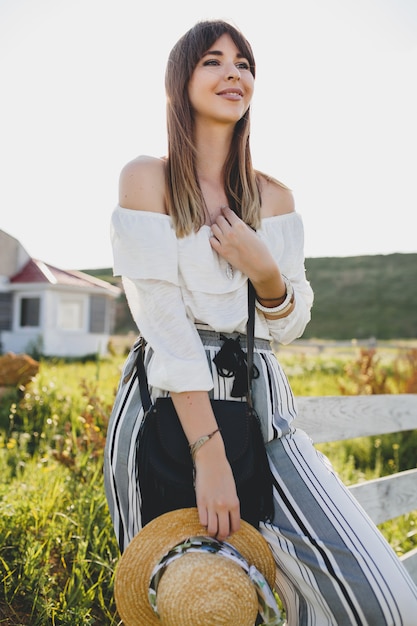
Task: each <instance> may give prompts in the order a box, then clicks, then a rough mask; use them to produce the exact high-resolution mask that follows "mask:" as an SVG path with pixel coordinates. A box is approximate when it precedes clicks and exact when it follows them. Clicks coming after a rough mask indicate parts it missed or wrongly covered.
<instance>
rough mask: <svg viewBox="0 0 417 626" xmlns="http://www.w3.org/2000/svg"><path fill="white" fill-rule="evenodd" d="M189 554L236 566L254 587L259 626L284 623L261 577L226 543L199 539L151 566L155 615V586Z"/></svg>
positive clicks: (254, 568)
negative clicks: (217, 557)
mask: <svg viewBox="0 0 417 626" xmlns="http://www.w3.org/2000/svg"><path fill="white" fill-rule="evenodd" d="M191 552H199V553H209V554H218V555H220V556H223V557H225V558H226V559H228V560H230V561H233V562H234V563H236V564H237V565H239V566H240V567H241V568H242V569H243V570H244V572H246V574H247V575H248V576H249V579H250V580H251V582H252V583H253V585H254V587H255V590H256V593H257V595H258V610H259V614H260V615H261V617H262V619H263V626H282V625H283V624H284V623H285V622H284V619H283V618H282V617H281V613H280V611H279V609H278V606H277V603H276V599H275V596H274V594H273V592H272V590H271V588H270V586H269V585H268V582H267V581H266V579H265V577H264V576H263V574H262V573H261V572H260V571H259V570H258V569H257V568H256V567H255V566H254V565H249V563H248V562H247V561H246V559H244V558H243V556H242V555H241V554H240V552H239V551H238V550H236V548H234V547H233V546H232V545H231V544H230V543H227V542H225V541H218V540H217V539H214V538H212V537H203V536H196V537H189V538H188V539H185V540H184V541H182V542H180V543H178V544H177V545H176V546H174V547H173V548H172V549H171V550H169V551H168V552H167V553H166V554H165V555H164V556H163V557H162V558H161V559H160V560H159V562H158V563H157V564H156V565H155V567H154V569H153V571H152V575H151V580H150V583H149V602H150V604H151V606H152V608H153V610H154V611H155V613H156V614H157V615H158V608H157V594H158V585H159V582H160V580H161V578H162V576H163V574H164V572H165V571H166V569H167V567H168V566H169V565H170V564H171V563H173V562H174V561H176V560H177V559H179V558H180V557H181V556H183V555H184V554H187V553H191Z"/></svg>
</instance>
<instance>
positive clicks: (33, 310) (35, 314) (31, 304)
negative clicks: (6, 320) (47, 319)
mask: <svg viewBox="0 0 417 626" xmlns="http://www.w3.org/2000/svg"><path fill="white" fill-rule="evenodd" d="M40 310H41V299H40V298H22V299H21V301H20V326H21V327H22V328H24V327H28V326H30V327H38V326H39V325H40Z"/></svg>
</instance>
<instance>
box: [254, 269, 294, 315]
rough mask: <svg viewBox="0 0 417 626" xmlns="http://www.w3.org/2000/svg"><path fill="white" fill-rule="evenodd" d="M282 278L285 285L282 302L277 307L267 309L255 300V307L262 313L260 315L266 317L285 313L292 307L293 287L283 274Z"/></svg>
mask: <svg viewBox="0 0 417 626" xmlns="http://www.w3.org/2000/svg"><path fill="white" fill-rule="evenodd" d="M282 278H283V281H284V283H285V287H286V292H287V295H286V298H285V300H284V302H282V303H281V304H279V305H278V306H273V307H268V306H263V305H262V304H261V303H260V302H259V301H258V300H256V302H255V306H256V308H257V309H258V310H259V311H262V313H267V314H268V315H270V314H274V313H279V314H281V313H286V312H287V311H288V310H289V308H290V307H291V306H292V303H293V302H294V287H293V286H292V284H291V282H290V281H289V280H288V278H287V277H286V276H284V274H282ZM261 300H263V298H261Z"/></svg>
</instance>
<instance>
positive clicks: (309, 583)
mask: <svg viewBox="0 0 417 626" xmlns="http://www.w3.org/2000/svg"><path fill="white" fill-rule="evenodd" d="M200 335H201V338H202V341H203V343H204V345H205V348H206V354H207V358H208V362H209V363H210V365H211V367H212V373H213V381H214V389H213V390H212V392H211V396H212V397H213V398H219V399H231V398H230V390H231V386H232V384H233V380H232V379H230V378H224V377H221V376H219V375H218V373H217V370H216V367H215V365H214V364H213V362H212V359H213V357H214V356H215V354H216V353H217V351H218V350H219V349H220V347H221V345H222V340H221V338H220V336H219V334H218V333H214V332H209V331H200ZM241 345H242V348H243V349H245V348H246V346H245V339H244V338H241ZM135 357H136V353H135V347H134V348H133V349H132V351H131V353H130V354H129V356H128V358H127V360H126V363H125V365H124V369H123V373H122V377H121V381H120V384H119V388H118V390H117V395H116V401H115V404H114V408H113V412H112V415H111V418H110V423H109V428H108V434H107V442H106V450H105V463H104V477H105V488H106V495H107V500H108V504H109V508H110V513H111V517H112V520H113V524H114V529H115V533H116V536H117V539H118V541H119V545H120V549H121V551H123V550H124V548H125V547H126V546H127V545H128V543H129V542H130V541H131V540H132V538H133V537H134V536H135V534H136V533H137V532H138V531H139V530H140V528H141V497H140V491H139V486H138V481H137V469H136V465H137V463H136V461H137V459H136V441H137V435H138V431H139V427H140V424H141V421H142V418H143V410H142V407H141V401H140V395H139V389H138V381H137V377H136V371H135V368H134V362H135ZM145 358H146V365H148V364H149V361H150V359H151V358H152V350H151V349H148V350H147V353H146V357H145ZM254 363H255V365H256V366H257V368H258V370H259V372H260V376H259V378H257V379H255V380H254V381H253V399H254V406H255V408H256V411H257V413H258V415H259V417H260V419H261V423H262V429H263V434H264V438H265V441H266V442H268V443H267V452H268V458H269V461H270V465H271V469H272V472H273V476H274V496H275V516H274V520H273V522H271V523H262V524H261V527H260V531H261V533H262V534H263V536H264V537H265V539H266V540H267V541H268V543H269V545H270V547H271V550H272V552H273V554H274V557H275V561H276V564H277V575H276V590H277V592H278V594H279V596H280V597H281V599H282V601H283V603H284V606H285V609H286V615H287V622H288V626H359V625H360V626H416V624H417V588H416V586H415V585H414V584H413V582H412V581H411V579H410V577H409V575H408V573H407V572H406V570H405V568H404V567H403V566H402V564H401V563H400V561H399V559H398V558H397V556H396V555H395V553H394V552H393V550H392V549H391V547H390V546H389V544H388V543H387V542H386V541H385V539H384V538H383V537H382V535H381V534H380V532H379V531H378V529H377V528H376V527H375V525H374V524H373V523H372V522H371V521H370V520H369V518H368V517H367V515H366V513H365V512H364V511H363V509H362V508H361V507H360V506H359V504H358V503H357V502H356V500H355V499H354V498H353V497H352V496H351V495H350V493H349V491H348V490H347V489H346V488H345V486H344V485H343V484H342V483H341V481H340V480H339V478H338V477H337V476H336V475H335V473H334V471H333V469H332V467H331V465H330V463H329V461H328V460H327V459H326V458H325V457H324V456H323V455H321V454H320V453H319V452H318V451H317V450H316V449H315V448H314V446H313V445H312V442H311V440H310V439H309V437H308V436H307V435H306V434H305V433H304V432H303V431H300V430H298V429H297V428H296V427H295V426H294V419H295V418H296V407H295V401H294V397H293V394H292V391H291V388H290V386H289V383H288V381H287V378H286V376H285V374H284V372H283V371H282V369H281V367H280V365H279V363H278V361H277V359H276V357H275V355H274V353H273V352H272V351H271V348H270V346H269V343H268V342H267V341H264V340H256V343H255V355H254ZM151 395H152V397H153V398H156V397H158V396H161V395H167V392H166V391H163V390H159V389H151Z"/></svg>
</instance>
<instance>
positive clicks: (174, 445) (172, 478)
mask: <svg viewBox="0 0 417 626" xmlns="http://www.w3.org/2000/svg"><path fill="white" fill-rule="evenodd" d="M248 310H249V315H248V324H247V355H246V359H245V360H246V372H247V392H246V401H234V400H211V405H212V408H213V412H214V415H215V417H216V421H217V425H218V427H219V429H220V432H221V436H222V437H223V441H224V445H225V450H226V456H227V459H228V461H229V463H230V465H231V468H232V472H233V476H234V479H235V482H236V489H237V495H238V497H239V501H240V515H241V518H242V519H244V520H245V521H247V522H249V523H250V524H252V525H253V526H255V527H256V528H258V527H259V522H260V521H267V520H270V519H272V516H273V498H272V476H271V472H270V469H269V463H268V459H267V455H266V450H265V444H264V440H263V435H262V431H261V426H260V422H259V418H258V415H257V414H256V411H255V410H254V408H253V406H252V396H251V383H252V378H253V372H254V366H253V349H254V324H255V292H254V288H253V286H252V284H251V283H250V282H248ZM232 341H233V340H232ZM144 348H145V342H143V341H142V345H141V346H140V347H139V354H138V358H137V362H136V367H137V372H138V379H139V389H140V394H141V399H142V405H143V409H144V413H145V415H144V419H143V422H142V425H141V429H140V433H139V437H138V454H137V458H138V467H137V469H138V480H139V485H140V492H141V499H142V506H141V515H142V523H143V524H146V523H148V522H149V521H151V520H152V519H154V518H155V517H158V516H159V515H162V514H163V513H166V512H168V511H172V510H175V509H180V508H187V507H194V506H196V497H195V488H194V467H193V463H192V459H191V454H190V448H189V444H188V441H187V438H186V436H185V434H184V431H183V428H182V425H181V422H180V420H179V418H178V415H177V413H176V411H175V408H174V405H173V402H172V399H171V398H170V397H165V398H157V400H156V401H155V402H154V403H152V401H151V397H150V394H149V389H148V381H147V376H146V370H145V366H144ZM222 349H223V348H222ZM219 354H220V352H219V353H218V355H219ZM241 354H242V355H243V352H242V353H241ZM218 355H216V356H218ZM241 395H244V394H241Z"/></svg>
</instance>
